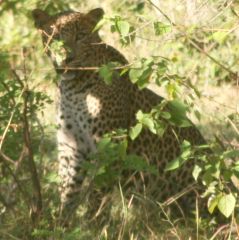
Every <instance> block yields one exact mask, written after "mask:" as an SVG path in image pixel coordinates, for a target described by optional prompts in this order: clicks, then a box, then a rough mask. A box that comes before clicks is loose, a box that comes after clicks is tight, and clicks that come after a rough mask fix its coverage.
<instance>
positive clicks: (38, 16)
mask: <svg viewBox="0 0 239 240" xmlns="http://www.w3.org/2000/svg"><path fill="white" fill-rule="evenodd" d="M32 17H33V19H34V21H35V26H36V27H37V28H42V26H43V25H44V24H45V23H47V22H48V21H49V20H50V18H51V17H50V15H48V13H47V12H45V11H42V10H40V9H34V10H33V11H32Z"/></svg>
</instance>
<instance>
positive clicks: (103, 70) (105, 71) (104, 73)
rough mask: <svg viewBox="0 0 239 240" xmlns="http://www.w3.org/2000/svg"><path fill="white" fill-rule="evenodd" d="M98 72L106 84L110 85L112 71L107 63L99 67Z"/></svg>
mask: <svg viewBox="0 0 239 240" xmlns="http://www.w3.org/2000/svg"><path fill="white" fill-rule="evenodd" d="M99 74H100V77H102V78H103V79H104V82H105V83H106V84H107V85H110V84H111V83H112V76H113V71H112V68H111V67H110V66H109V65H103V66H102V67H100V69H99Z"/></svg>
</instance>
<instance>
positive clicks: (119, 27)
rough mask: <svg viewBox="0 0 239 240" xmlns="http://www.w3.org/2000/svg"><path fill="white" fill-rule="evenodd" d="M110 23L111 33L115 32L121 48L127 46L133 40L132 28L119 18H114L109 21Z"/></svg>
mask: <svg viewBox="0 0 239 240" xmlns="http://www.w3.org/2000/svg"><path fill="white" fill-rule="evenodd" d="M109 20H110V22H111V24H112V25H111V32H117V33H119V35H120V37H121V38H120V41H121V44H122V45H123V46H127V45H128V44H129V43H131V42H132V41H133V40H134V37H135V34H134V27H133V26H131V25H130V24H129V23H128V22H127V20H125V19H122V17H121V16H115V17H114V18H110V19H109Z"/></svg>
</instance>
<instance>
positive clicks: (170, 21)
mask: <svg viewBox="0 0 239 240" xmlns="http://www.w3.org/2000/svg"><path fill="white" fill-rule="evenodd" d="M147 1H148V2H149V3H150V4H151V5H152V6H153V7H155V8H156V9H157V10H158V11H159V12H160V13H161V14H162V15H163V16H164V17H165V18H166V19H167V20H168V21H169V23H170V24H171V25H173V26H176V24H175V23H174V22H173V21H172V20H171V19H170V17H168V16H167V14H165V13H164V12H163V11H162V10H161V9H160V8H159V7H158V6H157V5H155V4H154V3H153V2H152V1H151V0H147Z"/></svg>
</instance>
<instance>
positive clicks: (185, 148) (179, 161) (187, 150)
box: [165, 140, 192, 171]
mask: <svg viewBox="0 0 239 240" xmlns="http://www.w3.org/2000/svg"><path fill="white" fill-rule="evenodd" d="M180 148H181V154H180V156H179V157H177V158H175V159H174V160H173V161H171V162H169V163H168V164H167V165H166V167H165V171H172V170H175V169H177V168H179V167H181V166H182V165H183V163H184V162H186V161H187V160H188V159H189V158H190V156H191V152H192V151H191V144H190V142H188V141H186V140H184V141H183V142H182V144H181V146H180Z"/></svg>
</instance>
